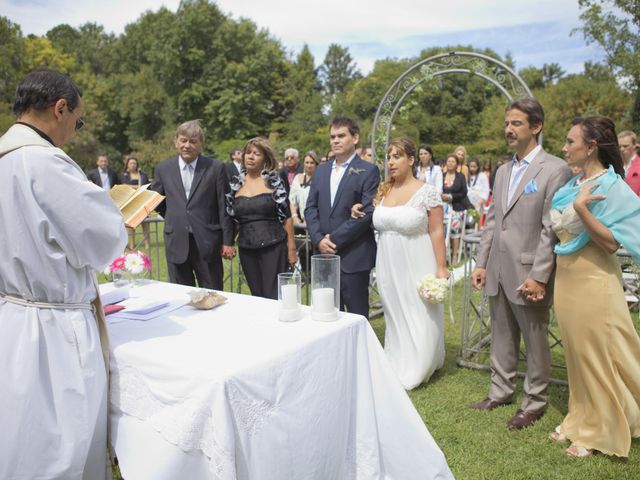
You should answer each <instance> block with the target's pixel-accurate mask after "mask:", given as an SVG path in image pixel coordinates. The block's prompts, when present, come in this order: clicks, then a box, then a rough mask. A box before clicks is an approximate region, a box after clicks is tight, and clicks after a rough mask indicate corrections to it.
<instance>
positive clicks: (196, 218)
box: [151, 120, 235, 290]
mask: <svg viewBox="0 0 640 480" xmlns="http://www.w3.org/2000/svg"><path fill="white" fill-rule="evenodd" d="M174 144H175V147H176V149H177V151H178V156H176V157H173V158H169V159H168V160H165V161H164V162H162V163H160V164H158V166H157V167H156V169H155V173H154V176H153V184H152V185H151V189H152V190H155V191H156V192H158V193H160V194H161V195H165V196H166V198H165V200H164V201H163V202H162V203H161V204H160V205H158V207H157V209H156V210H157V211H158V213H160V215H162V216H163V217H164V219H165V224H164V241H165V250H166V254H167V269H168V271H169V280H170V281H171V282H173V283H179V284H182V285H191V286H195V280H196V278H197V280H198V285H199V286H200V287H202V288H211V289H215V290H222V280H223V270H222V259H221V258H220V255H222V256H223V257H226V258H232V257H233V256H234V255H235V250H234V248H233V226H232V223H231V219H230V218H229V216H228V215H227V212H226V210H225V197H224V196H225V193H227V192H228V191H229V182H227V175H226V173H225V168H224V164H223V163H222V162H220V161H218V160H214V159H211V158H207V157H204V156H202V155H201V153H202V149H203V147H204V132H203V131H202V128H201V127H200V124H199V122H198V121H197V120H192V121H189V122H185V123H183V124H182V125H180V126H179V127H178V129H177V131H176V135H175V137H174ZM194 273H195V278H194Z"/></svg>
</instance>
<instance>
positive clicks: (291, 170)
mask: <svg viewBox="0 0 640 480" xmlns="http://www.w3.org/2000/svg"><path fill="white" fill-rule="evenodd" d="M299 160H300V153H299V152H298V150H296V149H295V148H287V149H286V150H285V151H284V167H282V168H281V169H280V171H279V172H278V173H279V174H280V178H282V184H283V185H284V188H285V189H286V190H287V195H289V190H290V189H291V184H292V183H293V179H294V178H295V177H296V175H297V174H299V173H302V165H300V161H299Z"/></svg>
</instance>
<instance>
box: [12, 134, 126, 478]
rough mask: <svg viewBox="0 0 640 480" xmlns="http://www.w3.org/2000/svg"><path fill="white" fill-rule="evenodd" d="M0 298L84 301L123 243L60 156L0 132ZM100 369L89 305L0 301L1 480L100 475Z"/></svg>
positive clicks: (114, 214) (118, 228) (103, 407)
mask: <svg viewBox="0 0 640 480" xmlns="http://www.w3.org/2000/svg"><path fill="white" fill-rule="evenodd" d="M0 172H1V174H0V293H2V294H5V295H10V296H12V297H17V298H20V299H24V300H28V301H35V302H44V303H47V304H51V303H64V304H87V303H90V302H91V301H92V300H93V299H94V298H95V297H96V277H95V272H96V271H98V270H102V269H103V268H104V267H105V266H106V265H107V264H108V263H109V262H110V261H111V260H112V259H113V258H115V257H116V256H118V255H119V254H121V252H122V250H123V248H124V246H125V245H126V243H127V234H126V230H125V229H124V224H123V220H122V215H121V214H120V212H119V211H118V209H117V208H116V206H115V205H114V203H113V202H112V201H111V199H110V198H109V196H108V194H107V193H106V192H105V191H104V190H103V189H101V188H100V187H98V186H96V185H94V184H93V183H91V182H89V181H88V180H87V178H86V176H85V175H84V173H83V172H82V170H81V169H80V167H79V166H78V165H77V164H76V163H75V162H74V161H73V160H71V158H69V156H67V155H66V154H65V153H64V151H62V150H61V149H59V148H57V147H55V146H53V145H51V143H49V142H48V141H46V140H45V139H44V138H42V137H41V136H39V135H38V134H37V133H36V132H35V131H34V130H32V129H31V128H29V127H27V126H25V125H20V124H16V125H14V126H13V127H11V128H10V129H9V130H8V131H7V133H6V134H5V135H4V136H2V138H0ZM106 425H107V375H106V371H105V365H104V361H103V356H102V349H101V346H100V338H99V334H98V326H97V324H96V319H95V317H94V314H93V312H92V311H91V310H88V309H52V308H42V307H39V308H36V307H33V306H23V305H20V304H17V303H15V300H14V301H7V299H4V300H3V299H2V298H0V428H1V429H2V434H0V478H1V479H25V480H26V479H40V480H43V479H65V480H67V479H69V480H71V479H87V480H88V479H91V480H96V479H102V478H106V474H107V471H108V466H107V462H106V460H107V455H106V452H107V446H106Z"/></svg>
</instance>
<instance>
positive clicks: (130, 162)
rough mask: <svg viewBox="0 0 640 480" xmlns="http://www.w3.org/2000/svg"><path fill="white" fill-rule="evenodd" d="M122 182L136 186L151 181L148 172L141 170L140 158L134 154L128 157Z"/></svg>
mask: <svg viewBox="0 0 640 480" xmlns="http://www.w3.org/2000/svg"><path fill="white" fill-rule="evenodd" d="M121 180H122V183H126V184H127V185H132V186H134V187H140V186H141V185H146V184H147V183H149V177H148V176H147V174H146V173H144V172H143V171H142V170H140V164H139V163H138V159H137V158H136V157H134V156H131V157H129V158H127V168H126V170H125V171H124V173H123V174H122V179H121Z"/></svg>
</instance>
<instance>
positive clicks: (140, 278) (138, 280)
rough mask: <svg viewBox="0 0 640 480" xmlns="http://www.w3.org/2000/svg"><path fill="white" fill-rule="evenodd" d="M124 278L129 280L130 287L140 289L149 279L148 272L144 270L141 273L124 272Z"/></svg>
mask: <svg viewBox="0 0 640 480" xmlns="http://www.w3.org/2000/svg"><path fill="white" fill-rule="evenodd" d="M124 276H125V278H126V279H127V281H128V283H129V286H130V287H139V286H140V285H143V284H144V281H145V278H146V277H147V271H146V270H143V271H142V272H140V273H132V272H127V271H125V272H124Z"/></svg>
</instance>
